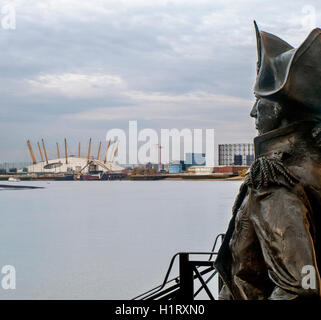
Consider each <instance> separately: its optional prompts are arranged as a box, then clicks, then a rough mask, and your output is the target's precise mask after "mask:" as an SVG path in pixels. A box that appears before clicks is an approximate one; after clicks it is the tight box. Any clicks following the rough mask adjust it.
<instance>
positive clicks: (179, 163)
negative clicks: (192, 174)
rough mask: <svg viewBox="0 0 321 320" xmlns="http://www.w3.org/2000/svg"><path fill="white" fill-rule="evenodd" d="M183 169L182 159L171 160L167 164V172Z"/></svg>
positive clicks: (179, 171) (177, 171)
mask: <svg viewBox="0 0 321 320" xmlns="http://www.w3.org/2000/svg"><path fill="white" fill-rule="evenodd" d="M183 171H185V164H184V161H182V160H181V161H173V162H171V163H170V164H169V168H168V173H171V174H179V173H182V172H183Z"/></svg>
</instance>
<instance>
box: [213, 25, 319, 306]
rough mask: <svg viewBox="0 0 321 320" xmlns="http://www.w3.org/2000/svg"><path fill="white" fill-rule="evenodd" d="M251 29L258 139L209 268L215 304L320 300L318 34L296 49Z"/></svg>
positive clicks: (315, 30)
mask: <svg viewBox="0 0 321 320" xmlns="http://www.w3.org/2000/svg"><path fill="white" fill-rule="evenodd" d="M255 29H256V37H257V49H258V62H257V78H256V83H255V87H254V94H255V96H256V99H257V100H256V103H255V104H254V106H253V109H252V111H251V114H250V115H251V116H252V117H254V118H255V120H256V128H257V130H258V131H259V135H258V136H257V137H256V138H255V139H254V145H255V161H254V163H253V164H252V166H251V168H250V169H249V171H248V173H247V174H246V177H245V180H244V182H243V184H242V185H241V187H240V191H239V194H238V196H237V198H236V200H235V203H234V206H233V216H232V219H231V221H230V224H229V227H228V230H227V232H226V235H225V238H224V241H223V243H222V245H221V248H220V250H219V254H218V257H217V259H216V261H215V266H216V268H217V270H218V272H219V274H220V276H221V278H222V280H223V283H224V285H223V287H222V289H221V291H220V299H235V300H261V299H271V300H293V299H302V298H307V299H311V298H317V299H320V297H321V280H320V270H321V29H319V28H317V29H314V30H313V31H312V32H311V33H310V35H309V36H308V37H307V39H306V40H305V41H304V42H303V44H302V45H301V46H300V47H298V48H297V49H295V48H293V47H292V46H291V45H289V44H288V43H286V42H285V41H283V40H281V39H280V38H278V37H276V36H274V35H272V34H269V33H266V32H263V31H259V29H258V27H257V25H256V23H255ZM306 268H308V270H311V276H313V277H314V279H312V280H314V281H312V280H311V281H310V285H303V283H304V277H305V276H306V275H307V273H305V270H307V269H306ZM312 271H314V273H313V272H312Z"/></svg>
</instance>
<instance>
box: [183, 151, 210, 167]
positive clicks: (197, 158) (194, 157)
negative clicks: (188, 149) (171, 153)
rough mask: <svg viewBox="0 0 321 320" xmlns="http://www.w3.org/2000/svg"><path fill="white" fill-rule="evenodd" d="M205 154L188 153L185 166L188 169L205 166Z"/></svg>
mask: <svg viewBox="0 0 321 320" xmlns="http://www.w3.org/2000/svg"><path fill="white" fill-rule="evenodd" d="M205 163H206V157H205V153H186V160H185V166H186V168H188V167H192V166H205Z"/></svg>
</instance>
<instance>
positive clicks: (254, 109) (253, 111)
mask: <svg viewBox="0 0 321 320" xmlns="http://www.w3.org/2000/svg"><path fill="white" fill-rule="evenodd" d="M257 105H258V100H256V101H255V103H254V105H253V108H252V110H251V112H250V116H251V117H253V118H256V117H257Z"/></svg>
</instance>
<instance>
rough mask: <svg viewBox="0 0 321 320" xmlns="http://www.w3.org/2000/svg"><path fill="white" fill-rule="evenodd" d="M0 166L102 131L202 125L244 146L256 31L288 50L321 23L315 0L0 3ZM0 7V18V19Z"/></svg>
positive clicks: (249, 131) (249, 132) (73, 145)
mask: <svg viewBox="0 0 321 320" xmlns="http://www.w3.org/2000/svg"><path fill="white" fill-rule="evenodd" d="M7 3H12V4H14V7H15V9H16V29H14V30H8V29H4V28H3V27H2V28H1V27H0V43H1V50H0V135H1V140H0V161H29V160H30V159H29V154H28V151H27V145H26V140H27V139H30V140H31V142H32V143H33V145H34V148H35V143H36V142H37V141H40V140H41V138H44V139H45V141H46V144H47V149H48V153H49V156H50V157H54V155H55V150H56V149H55V143H56V141H58V142H60V143H62V142H63V138H64V137H66V138H67V140H68V142H69V148H70V152H71V153H76V150H77V143H78V141H81V143H82V144H83V145H84V144H87V143H88V139H89V137H92V139H93V142H94V146H93V147H94V148H96V146H97V145H98V141H99V140H102V141H104V139H105V136H106V132H107V130H109V129H112V128H124V129H126V128H128V120H137V121H138V125H139V128H155V129H159V128H178V129H182V128H186V127H187V128H191V129H192V128H214V129H215V142H216V144H217V143H239V142H245V143H247V142H251V141H252V139H253V137H254V136H255V134H256V132H255V130H254V129H253V120H251V119H250V117H249V112H250V109H251V106H252V104H253V102H254V99H253V84H254V79H255V66H256V43H255V34H254V28H253V22H252V21H253V20H254V19H256V20H257V22H258V24H259V26H260V28H261V29H262V30H265V31H268V32H271V33H274V34H276V35H278V36H280V37H281V38H283V39H285V40H286V41H288V42H289V43H290V44H292V45H294V46H298V45H299V44H300V43H301V42H302V41H303V40H304V39H305V37H306V36H307V35H308V34H309V32H310V31H311V28H312V27H315V26H320V25H321V15H320V12H321V11H320V10H321V8H320V7H321V3H320V1H319V0H318V1H307V2H306V1H297V0H288V1H279V0H269V1H263V0H261V1H258V0H251V1H250V0H241V1H235V0H233V1H230V0H222V1H221V0H208V1H207V0H193V1H192V0H188V1H183V0H172V1H166V0H149V1H147V0H128V1H120V0H115V1H113V0H105V1H99V0H91V1H82V0H25V1H23V0H21V1H19V0H16V1H2V0H0V8H2V9H3V7H4V6H5V5H6V4H7ZM5 13H6V12H4V11H3V10H2V13H1V15H0V18H3V17H4V16H5V15H6V14H5Z"/></svg>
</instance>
